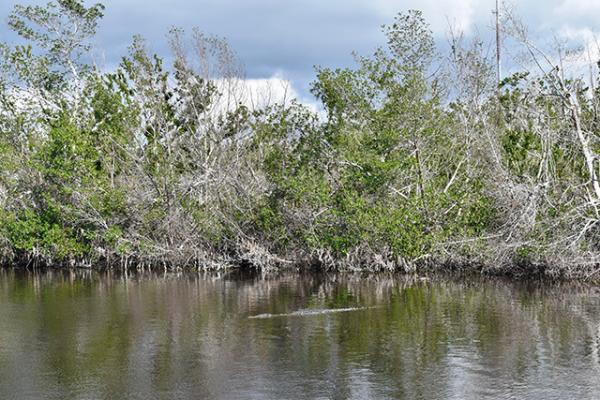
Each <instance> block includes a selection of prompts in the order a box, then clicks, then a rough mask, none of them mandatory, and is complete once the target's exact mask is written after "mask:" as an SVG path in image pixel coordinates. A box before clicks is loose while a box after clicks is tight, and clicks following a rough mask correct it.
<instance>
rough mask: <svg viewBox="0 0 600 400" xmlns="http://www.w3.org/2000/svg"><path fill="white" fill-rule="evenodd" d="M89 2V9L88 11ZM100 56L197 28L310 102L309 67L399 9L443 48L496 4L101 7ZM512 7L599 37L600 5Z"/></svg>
mask: <svg viewBox="0 0 600 400" xmlns="http://www.w3.org/2000/svg"><path fill="white" fill-rule="evenodd" d="M14 2H19V3H22V4H42V3H45V2H46V1H45V0H38V1H35V0H21V1H19V0H0V18H1V19H2V23H3V26H2V27H1V28H0V39H3V38H10V36H9V33H8V31H7V29H6V17H7V16H8V14H9V12H10V10H11V8H12V5H13V4H14ZM90 3H91V2H87V4H90ZM103 3H104V4H105V5H106V16H105V18H104V20H103V21H102V23H101V27H100V31H99V34H98V38H97V40H96V43H97V47H98V49H101V53H100V54H102V56H101V58H103V61H102V62H103V63H105V65H107V66H110V65H114V64H115V63H116V62H118V60H119V58H120V57H121V56H122V55H124V54H125V53H126V49H127V46H128V45H129V43H130V42H131V37H132V36H133V35H134V34H141V35H142V36H144V37H145V38H147V39H148V42H149V44H150V47H151V48H152V50H154V51H156V52H158V53H159V54H166V53H167V50H166V41H165V38H164V36H165V33H166V32H167V31H168V30H169V28H170V27H172V26H178V27H183V28H192V27H199V28H200V29H201V30H203V31H204V32H206V33H212V34H216V35H220V36H225V37H227V38H228V39H229V41H230V43H231V44H232V46H233V48H234V49H235V50H236V51H237V53H238V54H239V56H240V58H241V59H242V61H243V62H244V65H245V69H246V73H247V76H248V78H252V79H269V78H273V77H276V78H280V79H286V80H289V81H290V82H291V83H292V85H293V87H294V88H295V89H296V92H297V93H299V94H300V96H303V97H308V96H309V94H308V88H309V84H310V81H311V80H312V78H313V76H314V73H313V66H314V65H316V64H318V65H325V66H350V65H352V57H351V55H350V53H351V51H353V50H356V51H358V52H359V53H363V54H367V53H369V52H370V51H371V50H372V49H373V48H374V47H376V46H377V45H379V44H381V43H383V37H382V35H381V33H380V28H379V27H380V26H381V25H382V24H385V23H390V22H391V21H392V20H393V16H394V15H395V14H396V13H397V12H398V11H402V10H407V9H410V8H417V9H420V10H422V11H423V12H424V13H425V16H426V18H427V19H428V20H429V22H430V23H431V25H432V30H433V31H434V34H435V36H436V38H437V40H438V42H439V43H440V45H443V44H444V43H445V41H446V32H447V30H448V27H449V26H450V25H453V26H455V27H459V28H460V29H462V30H463V31H464V32H466V33H467V34H470V35H473V34H479V35H481V36H483V37H484V38H490V37H491V35H492V14H491V10H492V8H493V6H494V0H104V1H103ZM512 5H513V8H514V9H515V10H517V13H518V14H520V15H521V16H522V18H523V19H524V20H525V21H526V22H527V23H528V25H529V26H530V27H532V30H533V31H537V32H538V33H541V34H542V35H557V36H570V37H589V36H590V32H594V31H597V30H600V18H598V16H600V0H545V1H543V2H542V1H540V0H513V1H512Z"/></svg>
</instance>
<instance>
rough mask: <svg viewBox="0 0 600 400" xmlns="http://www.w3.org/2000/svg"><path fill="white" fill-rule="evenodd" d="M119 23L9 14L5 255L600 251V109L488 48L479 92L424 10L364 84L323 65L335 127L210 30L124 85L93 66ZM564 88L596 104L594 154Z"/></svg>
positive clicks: (403, 19) (303, 256) (584, 119)
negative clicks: (259, 98) (260, 88)
mask: <svg viewBox="0 0 600 400" xmlns="http://www.w3.org/2000/svg"><path fill="white" fill-rule="evenodd" d="M103 12H104V7H103V6H102V5H100V4H97V5H94V6H91V7H86V6H85V5H84V3H83V2H82V1H79V0H59V1H56V2H53V3H49V4H48V5H47V6H45V7H42V6H16V7H15V10H14V12H13V14H11V16H10V18H9V25H10V26H11V27H12V28H13V29H14V30H15V31H16V32H17V33H18V34H19V35H20V36H21V37H22V38H24V39H25V40H26V41H27V43H26V44H24V45H19V46H10V45H7V44H4V45H2V46H0V202H1V203H2V212H1V213H0V224H1V226H0V245H1V246H2V247H1V248H2V249H3V250H4V251H5V252H6V253H7V254H12V255H13V256H14V258H15V259H17V260H20V261H30V260H31V259H35V260H42V261H44V262H46V263H50V262H55V263H56V262H58V263H64V264H68V263H71V264H76V263H82V262H85V261H88V262H89V261H90V260H91V261H99V262H107V263H111V262H113V263H114V262H123V263H125V264H126V263H127V262H129V260H134V261H133V262H142V263H146V262H160V263H165V264H171V265H189V264H192V263H196V264H198V263H202V262H210V261H211V258H214V259H219V260H223V259H225V260H227V262H228V263H229V262H230V260H232V259H233V260H238V261H240V260H244V261H248V260H251V262H257V263H268V262H269V261H268V260H271V259H280V257H281V258H284V257H289V258H297V259H298V260H310V259H312V258H311V257H317V258H318V259H319V260H320V261H321V262H323V263H329V264H331V265H343V263H344V262H347V263H358V264H361V263H363V264H365V265H363V266H371V265H370V264H369V263H371V264H375V263H376V262H378V263H379V265H381V264H382V263H383V264H386V265H387V267H386V268H389V265H390V263H391V265H392V266H394V267H406V266H407V265H414V263H416V262H417V260H424V259H427V258H428V257H431V258H433V259H438V260H442V261H444V260H448V259H453V257H461V256H464V255H467V256H468V257H470V258H473V259H475V260H477V261H480V260H482V259H485V258H486V257H488V258H493V257H496V256H498V258H501V256H502V255H503V254H504V253H503V251H505V250H504V249H505V248H506V247H509V248H510V252H511V253H510V254H511V256H513V257H512V258H513V259H515V260H524V259H527V260H535V259H536V257H541V256H542V255H544V254H547V253H548V251H549V250H548V249H551V248H552V245H551V244H552V243H557V242H558V240H557V237H558V236H559V235H560V234H559V233H558V232H563V234H564V235H565V236H566V237H569V238H576V239H575V242H577V241H579V243H575V244H573V245H569V246H570V247H569V249H573V248H577V249H585V250H586V251H596V250H597V243H598V241H597V240H596V239H597V238H598V237H597V236H596V235H597V232H596V231H597V229H596V228H595V226H596V222H594V221H597V215H596V214H595V213H596V205H597V203H596V202H594V201H590V200H589V199H590V196H592V195H591V190H590V189H593V185H590V183H591V181H590V176H591V175H593V174H592V173H590V169H589V167H588V164H586V159H585V157H584V156H585V155H582V150H581V146H582V143H583V145H587V146H589V149H591V150H590V151H591V152H592V153H594V155H595V154H597V152H598V151H599V150H600V145H599V143H600V141H599V140H598V136H599V132H600V130H599V128H600V125H599V123H598V118H597V115H598V109H599V107H598V104H596V103H597V101H596V98H594V97H593V96H590V94H591V92H589V91H588V90H587V89H586V88H582V85H581V82H580V81H578V80H570V81H565V82H561V81H560V79H558V78H557V76H555V75H552V74H547V75H545V76H542V77H534V76H531V75H530V74H528V73H522V74H521V73H519V74H515V75H513V76H511V77H508V78H506V79H504V81H503V82H501V83H500V85H499V87H498V86H497V85H496V84H495V81H494V80H493V77H491V75H490V74H492V71H493V68H491V66H490V65H489V63H487V61H486V59H485V57H484V56H482V55H481V54H480V53H478V51H481V48H482V46H481V44H478V45H476V46H475V47H474V49H470V50H465V49H461V48H458V47H457V44H454V45H453V49H452V57H451V59H452V63H454V64H453V65H454V68H455V71H454V72H455V73H457V74H459V75H460V76H461V79H463V80H464V82H447V81H446V80H445V77H446V76H445V74H444V73H442V72H439V67H440V65H438V63H437V62H438V61H439V60H440V54H439V53H438V52H437V51H436V49H435V46H434V40H433V36H432V33H431V30H430V28H429V26H428V25H427V23H426V22H425V20H424V18H423V16H422V14H421V13H420V12H418V11H409V12H407V13H401V14H399V15H398V16H397V17H396V19H395V20H394V22H393V24H392V25H389V26H384V27H383V29H382V30H383V33H384V35H385V37H386V46H384V47H381V48H378V49H376V50H375V51H374V53H373V54H372V55H371V56H358V55H357V56H356V67H355V68H344V69H331V68H322V67H318V68H317V69H316V80H315V82H314V83H313V84H312V93H313V94H314V96H315V97H316V99H317V100H318V101H319V102H320V104H321V106H322V108H323V111H324V115H323V116H321V115H319V114H318V113H315V112H314V111H312V110H311V109H309V108H308V107H306V106H304V105H302V104H300V103H298V102H297V101H291V102H287V103H285V104H281V103H279V104H268V105H265V106H256V107H251V105H250V104H247V103H248V102H247V101H244V100H243V99H244V96H245V95H247V93H238V92H236V90H237V89H236V88H238V87H241V86H242V82H243V81H242V79H241V77H242V76H243V75H242V74H241V72H240V68H239V66H238V65H237V64H236V59H235V56H234V54H233V53H232V51H231V49H230V48H229V47H228V45H227V42H226V41H225V40H224V39H220V38H217V37H212V36H206V35H204V34H202V33H200V32H198V31H195V32H194V34H193V36H192V44H193V46H192V47H193V50H194V51H195V53H194V56H195V57H198V58H200V59H199V60H195V61H190V58H189V54H188V50H187V47H186V43H187V42H185V41H184V37H185V34H184V32H183V31H182V30H177V29H174V30H172V31H171V32H170V35H169V41H170V44H171V47H172V49H173V52H174V58H173V59H174V62H173V65H172V66H169V65H167V64H166V63H165V61H164V60H163V59H162V58H161V57H159V56H158V55H154V54H152V53H151V52H149V50H148V49H147V44H146V43H145V42H144V40H143V39H142V38H140V37H136V38H134V40H133V43H132V45H131V47H130V49H129V54H128V55H126V56H125V57H124V58H123V59H122V62H121V64H120V66H119V67H118V68H117V69H116V70H115V71H112V72H109V73H104V72H101V71H98V70H96V69H94V68H93V67H92V66H90V65H87V64H86V62H85V52H86V51H87V50H88V49H89V43H90V41H89V40H90V38H91V37H92V36H93V34H94V33H95V31H96V28H97V24H98V22H99V20H100V19H101V17H102V15H103ZM74 27H77V29H73V28H74ZM211 63H212V64H211ZM490 81H492V82H494V84H489V82H490ZM557 82H558V83H557ZM559 83H560V84H559ZM453 85H462V86H460V87H459V88H456V87H454V86H453ZM560 85H563V86H568V87H569V89H572V90H570V92H569V96H571V92H572V95H573V96H575V97H576V99H577V101H578V102H579V103H580V104H581V106H580V110H575V111H577V113H576V114H575V115H576V116H578V117H579V119H580V121H579V124H580V127H581V131H582V132H583V135H584V140H583V141H582V140H581V138H579V137H578V136H576V135H574V134H573V132H574V131H575V130H574V121H573V120H574V115H573V106H572V105H571V106H569V104H572V103H569V102H568V101H566V100H568V99H569V97H568V96H563V97H561V96H560V93H559V92H560V88H561V86H560ZM21 94H25V95H26V96H23V99H20V98H19V101H17V100H15V97H16V95H21ZM27 96H29V97H27ZM570 107H571V108H570ZM595 157H596V158H594V159H593V162H597V158H598V157H597V156H595ZM582 227H583V229H582ZM490 237H492V238H502V239H507V240H506V241H505V242H510V241H511V240H512V241H515V242H516V243H518V245H515V246H512V244H511V243H508V244H507V245H504V242H503V241H502V239H499V240H498V242H499V243H502V244H501V245H497V248H496V249H494V250H492V246H491V245H490V244H489V242H487V239H488V238H490ZM523 243H524V244H523ZM561 243H564V241H563V242H561ZM457 244H458V245H457ZM503 246H504V247H503ZM511 246H512V247H511ZM499 249H500V250H499ZM357 255H358V256H357ZM236 257H237V258H236ZM265 260H267V261H265ZM376 260H378V261H376ZM382 260H383V261H382Z"/></svg>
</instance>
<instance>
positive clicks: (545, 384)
mask: <svg viewBox="0 0 600 400" xmlns="http://www.w3.org/2000/svg"><path fill="white" fill-rule="evenodd" d="M336 310H337V311H336ZM256 316H260V318H251V317H256ZM318 398H322V399H329V398H332V399H369V398H374V399H387V398H389V399H402V398H406V399H480V398H494V399H503V398H506V399H510V398H515V399H567V398H574V399H575V398H576V399H597V398H600V288H598V287H595V286H587V285H575V284H566V283H564V284H553V285H549V284H547V283H545V284H538V283H534V282H528V283H524V284H520V283H514V282H513V283H509V282H506V281H503V280H498V279H490V278H473V277H471V278H468V279H434V280H423V279H418V278H407V277H401V276H394V275H369V276H363V275H322V274H302V275H296V274H281V275H273V276H266V277H262V276H259V275H256V274H226V275H221V276H219V275H215V274H206V275H204V274H202V275H198V274H173V273H168V274H133V275H128V276H126V275H123V274H111V273H97V272H73V271H46V272H41V273H26V272H19V271H14V270H2V271H0V399H61V400H62V399H318Z"/></svg>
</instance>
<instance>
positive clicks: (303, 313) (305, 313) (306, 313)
mask: <svg viewBox="0 0 600 400" xmlns="http://www.w3.org/2000/svg"><path fill="white" fill-rule="evenodd" d="M369 308H373V307H348V308H303V309H300V310H297V311H294V312H291V313H286V314H269V313H267V314H258V315H251V316H249V317H248V318H250V319H266V318H278V317H310V316H313V315H323V314H334V313H341V312H350V311H361V310H367V309H369Z"/></svg>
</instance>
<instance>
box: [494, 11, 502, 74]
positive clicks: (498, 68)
mask: <svg viewBox="0 0 600 400" xmlns="http://www.w3.org/2000/svg"><path fill="white" fill-rule="evenodd" d="M498 2H499V1H498V0H496V12H495V14H496V79H497V80H498V85H499V84H500V80H501V78H502V66H501V58H500V57H501V54H500V7H499V4H498Z"/></svg>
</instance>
